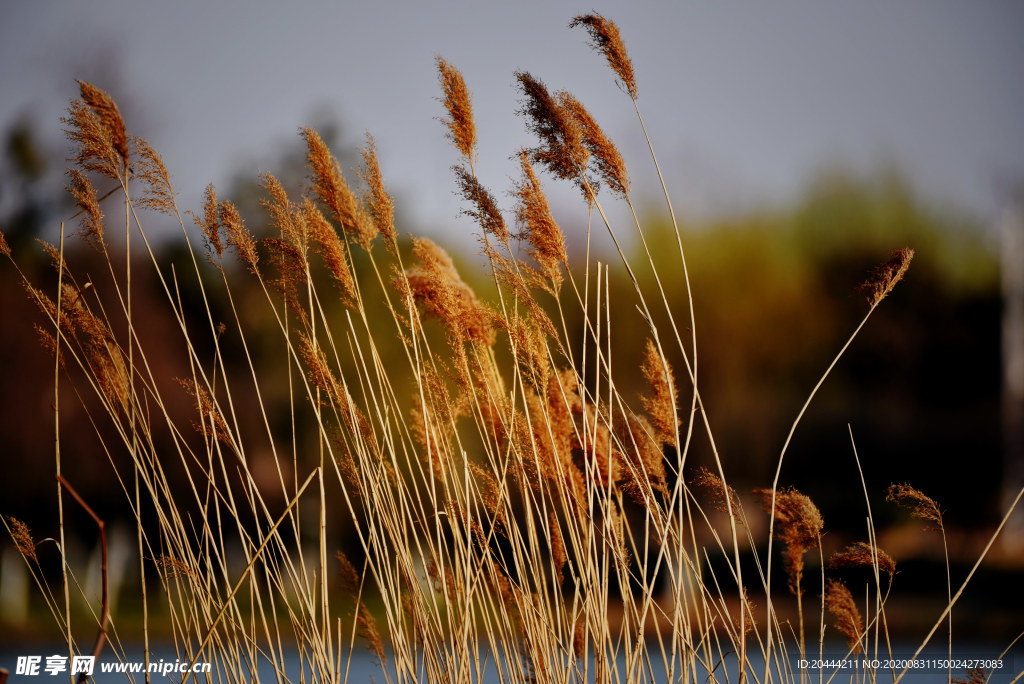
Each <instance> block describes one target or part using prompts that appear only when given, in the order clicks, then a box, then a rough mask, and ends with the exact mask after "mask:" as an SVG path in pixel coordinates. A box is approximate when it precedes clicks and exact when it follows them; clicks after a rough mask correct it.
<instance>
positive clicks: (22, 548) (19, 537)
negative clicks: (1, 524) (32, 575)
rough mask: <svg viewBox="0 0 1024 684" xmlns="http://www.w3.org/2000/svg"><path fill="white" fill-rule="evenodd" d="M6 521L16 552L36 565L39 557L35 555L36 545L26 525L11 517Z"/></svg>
mask: <svg viewBox="0 0 1024 684" xmlns="http://www.w3.org/2000/svg"><path fill="white" fill-rule="evenodd" d="M7 520H8V521H9V522H10V523H11V539H13V540H14V545H15V546H16V547H17V549H18V552H19V553H20V554H21V555H22V556H24V557H25V558H27V559H28V560H30V561H32V562H33V563H38V562H39V557H38V556H37V555H36V543H35V540H34V539H32V531H31V530H30V529H29V528H28V525H26V524H25V523H24V522H22V521H21V520H18V519H17V518H13V517H8V518H7Z"/></svg>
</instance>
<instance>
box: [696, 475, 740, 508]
mask: <svg viewBox="0 0 1024 684" xmlns="http://www.w3.org/2000/svg"><path fill="white" fill-rule="evenodd" d="M693 483H694V484H695V485H697V486H698V487H702V488H703V489H706V490H707V492H708V494H709V495H710V496H711V502H712V503H713V504H714V506H715V508H716V509H717V510H718V511H719V512H721V513H728V512H729V508H730V507H731V508H732V513H733V515H737V516H738V515H739V514H740V511H741V509H740V497H739V495H738V494H737V493H736V490H735V489H733V488H732V487H731V486H729V485H728V484H727V483H726V482H725V481H724V480H723V479H722V478H720V477H719V476H718V475H716V474H715V473H713V472H711V471H710V470H708V469H707V468H705V467H704V466H701V467H700V468H699V469H698V470H697V476H696V477H695V478H694V480H693Z"/></svg>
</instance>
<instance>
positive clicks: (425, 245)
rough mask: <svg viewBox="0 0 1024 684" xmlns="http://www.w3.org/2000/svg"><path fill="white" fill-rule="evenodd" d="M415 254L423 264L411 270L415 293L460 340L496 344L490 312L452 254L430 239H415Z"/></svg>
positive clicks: (408, 279) (411, 287)
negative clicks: (460, 275)
mask: <svg viewBox="0 0 1024 684" xmlns="http://www.w3.org/2000/svg"><path fill="white" fill-rule="evenodd" d="M412 251H413V254H414V255H415V256H416V258H417V259H419V261H420V265H419V266H418V267H416V268H413V269H410V270H409V271H408V272H407V274H406V275H407V278H406V280H407V281H408V285H409V288H410V290H411V292H412V296H413V297H414V298H415V299H416V301H418V302H420V303H421V304H422V305H423V307H424V308H425V309H426V310H427V311H428V312H430V313H432V314H433V315H434V316H436V317H437V318H438V319H439V320H440V321H441V322H442V323H443V324H444V325H445V327H447V328H448V333H449V335H450V337H451V338H452V339H453V340H454V341H456V342H459V343H462V342H469V341H474V342H483V343H485V344H493V343H494V329H493V328H492V327H491V319H492V315H491V313H490V311H488V310H487V309H486V307H484V305H483V304H481V303H480V301H479V300H478V299H477V298H476V295H475V294H473V291H472V290H471V289H470V288H469V286H468V285H466V283H464V282H463V281H462V278H460V277H459V273H458V271H457V270H455V264H453V263H452V260H451V257H449V256H448V254H447V253H446V252H445V251H444V250H443V249H441V248H440V247H438V246H437V245H436V244H435V243H433V242H431V241H430V240H428V239H426V238H418V239H414V240H413V250H412Z"/></svg>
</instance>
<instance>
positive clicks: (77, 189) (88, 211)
mask: <svg viewBox="0 0 1024 684" xmlns="http://www.w3.org/2000/svg"><path fill="white" fill-rule="evenodd" d="M68 176H70V177H71V185H69V186H68V187H67V189H68V192H70V193H71V194H72V196H74V198H75V204H77V205H78V208H79V209H81V210H82V230H81V235H82V237H83V238H84V239H85V241H86V243H88V244H89V245H92V246H93V247H95V248H96V249H97V250H99V251H102V250H103V245H104V242H103V212H102V211H101V210H100V203H99V200H97V199H96V188H95V187H94V186H93V184H92V182H91V181H90V180H89V177H88V176H86V175H85V174H84V173H82V172H81V171H79V170H78V169H68Z"/></svg>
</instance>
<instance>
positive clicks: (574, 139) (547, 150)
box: [515, 71, 590, 194]
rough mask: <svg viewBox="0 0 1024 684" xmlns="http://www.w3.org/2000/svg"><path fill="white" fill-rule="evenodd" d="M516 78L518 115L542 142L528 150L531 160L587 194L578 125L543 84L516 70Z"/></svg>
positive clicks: (583, 149)
mask: <svg viewBox="0 0 1024 684" xmlns="http://www.w3.org/2000/svg"><path fill="white" fill-rule="evenodd" d="M515 76H516V80H517V81H518V82H519V88H520V90H521V91H522V94H523V97H524V100H523V102H522V104H521V106H520V109H519V114H520V115H521V116H523V117H524V118H525V119H526V126H527V128H528V129H529V130H530V132H531V133H533V134H534V135H536V136H537V138H539V139H540V142H541V144H540V146H539V147H534V148H530V149H529V150H528V152H529V154H530V160H531V161H533V162H535V163H537V164H540V165H541V166H543V167H545V168H546V169H547V170H548V171H549V172H550V173H551V174H552V175H554V176H555V177H556V178H560V179H563V180H571V181H574V182H575V183H576V184H577V185H579V186H580V188H581V189H583V190H584V194H586V193H587V189H586V184H585V182H584V180H583V174H584V171H585V169H586V168H587V162H588V160H589V159H590V152H589V151H588V150H587V148H586V147H585V146H584V144H583V131H582V129H581V128H580V125H579V122H578V121H577V120H576V119H575V118H574V117H573V116H571V115H570V114H569V112H567V111H565V110H564V109H563V108H562V107H561V106H560V105H559V103H558V100H557V98H556V97H554V96H552V95H551V93H550V92H548V89H547V86H546V85H544V82H543V81H541V80H540V79H538V78H535V77H534V76H532V75H531V74H530V73H528V72H525V71H517V72H516V74H515Z"/></svg>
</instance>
